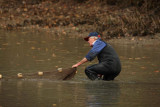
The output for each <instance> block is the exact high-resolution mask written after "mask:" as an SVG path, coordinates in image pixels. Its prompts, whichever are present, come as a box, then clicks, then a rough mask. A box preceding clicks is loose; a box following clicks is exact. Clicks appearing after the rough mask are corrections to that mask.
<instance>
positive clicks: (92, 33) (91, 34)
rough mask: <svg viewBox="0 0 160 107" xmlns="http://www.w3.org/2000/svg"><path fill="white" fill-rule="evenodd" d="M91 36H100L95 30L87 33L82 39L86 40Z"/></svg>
mask: <svg viewBox="0 0 160 107" xmlns="http://www.w3.org/2000/svg"><path fill="white" fill-rule="evenodd" d="M91 36H96V37H100V35H99V34H98V33H97V32H91V33H89V35H88V36H87V37H85V38H84V40H85V41H88V39H89V38H90V37H91Z"/></svg>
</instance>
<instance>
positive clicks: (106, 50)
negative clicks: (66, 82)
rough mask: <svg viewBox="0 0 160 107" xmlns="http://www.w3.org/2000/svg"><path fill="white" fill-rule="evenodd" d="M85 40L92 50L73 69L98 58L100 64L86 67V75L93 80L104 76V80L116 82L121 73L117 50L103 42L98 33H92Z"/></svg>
mask: <svg viewBox="0 0 160 107" xmlns="http://www.w3.org/2000/svg"><path fill="white" fill-rule="evenodd" d="M84 40H86V41H88V43H89V45H90V46H91V47H92V49H91V50H90V51H89V52H88V54H87V55H86V56H85V57H84V58H83V59H82V60H81V61H80V62H78V63H77V64H75V65H73V66H72V67H73V68H74V67H78V66H79V65H81V64H83V63H85V62H88V61H92V60H93V59H94V58H95V57H97V58H98V60H99V63H98V64H94V65H91V66H89V67H86V69H85V74H86V75H87V76H88V78H89V79H91V80H95V79H99V78H101V77H102V76H103V78H102V79H103V80H107V81H109V80H114V78H115V77H116V76H118V74H119V73H120V71H121V63H120V60H119V57H118V55H117V53H116V52H115V50H114V49H113V48H112V46H111V45H110V44H108V43H106V42H104V41H102V40H101V38H100V35H99V34H98V33H97V32H91V33H90V34H89V35H88V37H86V38H84Z"/></svg>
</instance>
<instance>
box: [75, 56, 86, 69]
mask: <svg viewBox="0 0 160 107" xmlns="http://www.w3.org/2000/svg"><path fill="white" fill-rule="evenodd" d="M85 62H88V60H87V58H83V59H82V60H81V61H79V62H78V63H77V64H75V65H73V66H72V68H74V67H78V66H79V65H81V64H83V63H85Z"/></svg>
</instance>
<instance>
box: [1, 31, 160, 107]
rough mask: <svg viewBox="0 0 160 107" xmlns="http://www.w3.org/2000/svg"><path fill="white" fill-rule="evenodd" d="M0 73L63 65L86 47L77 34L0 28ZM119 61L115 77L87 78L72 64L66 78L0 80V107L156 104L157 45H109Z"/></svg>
mask: <svg viewBox="0 0 160 107" xmlns="http://www.w3.org/2000/svg"><path fill="white" fill-rule="evenodd" d="M0 32H1V35H0V74H2V75H3V77H4V78H5V76H12V75H14V76H16V75H17V73H23V74H25V73H30V72H32V73H33V72H38V71H48V70H52V69H57V68H58V67H60V68H69V67H71V66H72V65H73V64H74V63H75V62H76V61H79V60H80V59H81V58H82V57H84V56H85V54H86V53H87V52H88V50H89V49H88V48H89V47H88V43H86V42H85V41H83V39H81V38H68V37H57V36H56V35H50V34H46V33H35V32H4V31H0ZM112 46H113V47H114V48H115V50H116V52H117V53H118V54H119V56H120V59H121V62H122V72H121V73H120V75H119V76H118V77H117V78H116V79H115V81H111V82H105V81H90V80H88V79H87V77H86V76H85V74H84V68H85V66H88V65H90V64H93V63H96V61H95V62H89V63H88V64H84V65H82V66H80V67H79V68H78V73H77V74H76V76H75V78H74V79H73V80H70V81H50V80H12V79H10V80H3V79H2V80H0V106H2V107H13V106H14V107H22V106H23V107H52V106H53V105H54V106H55V105H56V106H57V107H64V106H65V107H106V106H109V107H117V106H118V107H135V106H139V107H142V106H150V107H152V106H156V105H159V104H160V102H159V99H160V91H159V89H160V78H159V77H160V68H159V64H160V57H159V54H160V47H158V46H157V47H151V46H147V48H146V47H144V46H138V45H120V44H112Z"/></svg>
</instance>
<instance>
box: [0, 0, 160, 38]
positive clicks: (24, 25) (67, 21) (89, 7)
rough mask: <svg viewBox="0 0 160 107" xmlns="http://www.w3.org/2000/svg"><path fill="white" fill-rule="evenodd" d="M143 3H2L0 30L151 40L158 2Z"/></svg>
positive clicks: (158, 29)
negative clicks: (26, 30)
mask: <svg viewBox="0 0 160 107" xmlns="http://www.w3.org/2000/svg"><path fill="white" fill-rule="evenodd" d="M142 1H143V0H137V1H136V2H135V1H132V0H127V1H126V3H123V2H124V1H123V0H122V1H121V2H120V1H118V0H117V1H113V0H107V2H106V1H105V0H101V1H100V0H95V1H92V0H81V1H80V0H69V1H65V0H53V1H52V0H35V1H33V0H23V1H19V0H1V1H0V23H1V24H0V29H6V30H23V29H28V30H29V29H30V30H38V31H46V32H51V33H54V34H56V35H69V36H70V35H77V36H79V37H81V36H83V35H88V33H89V32H91V31H97V32H99V33H100V34H101V35H102V36H103V38H104V39H113V38H122V37H145V36H150V37H151V38H152V37H153V36H154V35H156V34H157V33H160V21H159V19H160V12H159V11H158V10H159V9H160V7H159V4H160V1H158V0H149V1H148V2H145V1H143V2H142ZM146 5H147V6H148V7H146Z"/></svg>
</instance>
